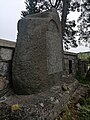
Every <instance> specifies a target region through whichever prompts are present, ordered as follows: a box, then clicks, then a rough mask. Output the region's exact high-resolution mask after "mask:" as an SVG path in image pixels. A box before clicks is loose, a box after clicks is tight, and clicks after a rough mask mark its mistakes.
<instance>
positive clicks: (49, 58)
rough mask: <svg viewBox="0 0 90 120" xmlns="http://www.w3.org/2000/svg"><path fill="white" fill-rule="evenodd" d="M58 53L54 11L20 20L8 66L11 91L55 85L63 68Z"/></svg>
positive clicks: (28, 91) (33, 90)
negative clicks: (13, 52)
mask: <svg viewBox="0 0 90 120" xmlns="http://www.w3.org/2000/svg"><path fill="white" fill-rule="evenodd" d="M62 56H63V51H62V41H61V25H60V21H59V16H58V14H57V12H56V10H53V11H47V12H44V13H39V14H35V15H31V16H28V17H26V18H24V19H21V20H20V21H19V22H18V36H17V44H16V48H15V54H14V59H13V68H12V72H13V74H12V76H13V86H14V89H15V92H16V93H17V94H32V93H36V92H41V91H44V90H46V89H48V88H50V87H51V86H53V85H55V84H58V83H59V81H60V78H61V73H62V71H63V64H62V63H63V60H62V58H63V57H62Z"/></svg>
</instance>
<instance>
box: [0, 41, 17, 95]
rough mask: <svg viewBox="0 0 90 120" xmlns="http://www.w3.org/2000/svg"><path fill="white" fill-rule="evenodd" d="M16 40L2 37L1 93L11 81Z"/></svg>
mask: <svg viewBox="0 0 90 120" xmlns="http://www.w3.org/2000/svg"><path fill="white" fill-rule="evenodd" d="M14 49H15V42H11V41H6V40H2V39H0V94H1V93H2V92H1V91H2V90H3V89H4V88H6V87H7V84H9V83H10V80H11V76H12V75H11V74H12V58H13V53H14Z"/></svg>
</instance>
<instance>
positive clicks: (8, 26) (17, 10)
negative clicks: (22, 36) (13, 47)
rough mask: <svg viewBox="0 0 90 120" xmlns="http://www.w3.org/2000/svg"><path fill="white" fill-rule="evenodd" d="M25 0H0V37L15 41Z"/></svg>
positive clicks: (72, 17) (71, 16)
mask: <svg viewBox="0 0 90 120" xmlns="http://www.w3.org/2000/svg"><path fill="white" fill-rule="evenodd" d="M24 1H25V0H0V39H5V40H11V41H16V38H17V22H18V20H19V19H20V16H21V11H22V10H25V3H24ZM77 16H78V15H77V13H74V14H71V15H70V18H71V19H72V20H74V19H75V18H76V17H77ZM70 51H74V52H80V51H90V48H85V47H83V46H82V47H78V48H77V49H74V48H73V49H71V50H70Z"/></svg>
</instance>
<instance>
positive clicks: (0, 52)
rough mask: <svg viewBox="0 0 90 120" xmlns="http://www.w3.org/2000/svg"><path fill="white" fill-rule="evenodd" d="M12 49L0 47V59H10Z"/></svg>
mask: <svg viewBox="0 0 90 120" xmlns="http://www.w3.org/2000/svg"><path fill="white" fill-rule="evenodd" d="M12 55H13V49H10V48H9V49H8V48H3V47H1V48H0V59H1V60H7V61H8V60H12Z"/></svg>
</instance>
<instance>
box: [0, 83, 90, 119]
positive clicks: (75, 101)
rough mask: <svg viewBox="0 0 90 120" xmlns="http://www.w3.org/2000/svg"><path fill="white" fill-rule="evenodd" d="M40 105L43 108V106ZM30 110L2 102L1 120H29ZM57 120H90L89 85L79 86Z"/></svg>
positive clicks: (0, 105) (0, 106) (0, 107)
mask: <svg viewBox="0 0 90 120" xmlns="http://www.w3.org/2000/svg"><path fill="white" fill-rule="evenodd" d="M64 89H65V87H64ZM65 91H66V90H65ZM2 101H3V100H2ZM23 101H24V100H23ZM40 105H41V107H43V104H40ZM30 109H31V108H29V107H28V106H23V105H22V106H20V104H12V105H9V104H7V103H5V102H0V120H20V119H21V120H27V116H28V113H29V111H30ZM32 117H33V114H32ZM31 120H32V119H31ZM46 120H47V119H46ZM55 120H90V86H89V85H88V84H81V83H80V84H79V87H78V88H77V90H76V91H75V92H74V94H73V96H72V98H70V100H69V101H68V104H67V105H66V106H65V109H64V110H63V111H62V112H61V113H60V115H59V116H58V117H57V118H56V119H55Z"/></svg>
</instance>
